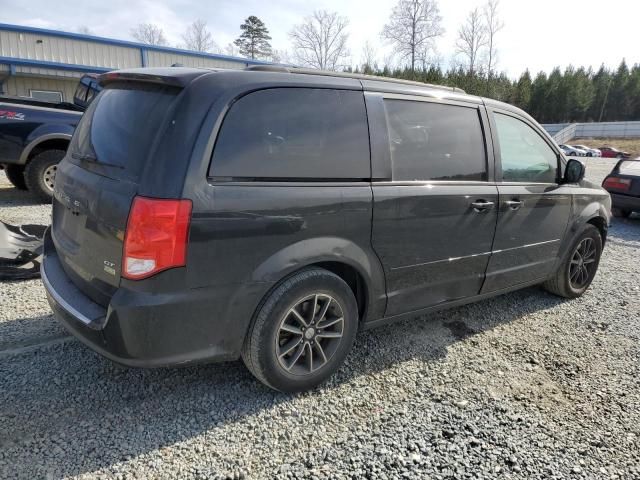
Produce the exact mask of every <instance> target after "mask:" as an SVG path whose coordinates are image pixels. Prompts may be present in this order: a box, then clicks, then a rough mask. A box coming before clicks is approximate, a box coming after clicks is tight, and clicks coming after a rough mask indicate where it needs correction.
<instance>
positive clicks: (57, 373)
mask: <svg viewBox="0 0 640 480" xmlns="http://www.w3.org/2000/svg"><path fill="white" fill-rule="evenodd" d="M587 162H588V163H589V171H588V173H589V175H590V177H591V178H593V179H594V180H601V179H602V177H603V176H604V174H605V173H606V172H607V171H608V170H609V169H610V168H611V166H612V162H611V161H607V160H591V159H589V160H587ZM48 215H49V209H48V207H46V206H39V205H36V204H35V203H34V202H32V201H31V200H30V199H29V196H28V195H27V194H24V193H22V192H16V191H15V190H13V189H10V188H9V187H8V185H7V183H6V180H5V179H4V177H3V176H2V175H1V174H0V218H2V219H5V220H9V221H12V222H32V221H39V222H42V221H46V219H47V218H48ZM639 260H640V217H638V216H636V217H635V218H632V219H629V220H625V221H616V222H615V224H614V226H613V227H612V229H611V232H610V239H609V242H608V244H607V247H606V250H605V256H604V257H603V260H602V263H601V266H600V272H599V273H598V275H597V277H596V279H595V282H594V283H593V286H592V288H591V289H590V290H589V291H588V293H587V294H586V295H585V296H584V297H582V298H581V299H578V300H574V301H565V300H562V299H559V298H556V297H553V296H551V295H549V294H546V293H544V292H543V291H542V290H540V289H538V288H529V289H526V290H523V291H520V292H516V293H513V294H509V295H505V296H502V297H498V298H495V299H492V300H488V301H484V302H481V303H478V304H475V305H469V306H466V307H462V308H456V309H453V310H450V311H447V312H443V313H440V314H436V315H432V316H431V317H430V318H428V319H420V318H416V319H414V320H411V321H405V322H403V323H399V324H395V325H391V326H388V327H384V328H380V329H377V330H374V331H371V332H366V333H364V334H361V335H360V336H359V337H358V341H357V345H356V347H355V350H354V351H353V353H352V354H351V355H350V356H349V358H348V363H347V364H346V365H345V367H344V368H342V369H341V371H340V373H339V374H338V375H337V376H336V377H335V378H334V379H333V380H332V381H331V382H330V383H329V384H327V385H326V386H324V387H323V388H321V389H318V390H316V391H313V392H310V393H306V394H302V395H297V396H288V395H283V394H278V393H274V392H272V391H270V390H268V389H267V388H265V387H263V386H262V385H260V384H259V383H257V382H256V381H254V379H253V378H252V377H251V376H250V375H249V373H248V372H247V371H246V370H245V369H244V367H243V365H242V364H241V363H240V362H235V363H229V364H222V365H206V366H199V367H191V368H183V369H160V370H134V369H122V368H119V367H116V366H114V365H113V364H111V363H110V362H109V361H107V360H104V359H102V358H100V357H98V356H97V355H95V354H94V353H92V352H91V351H89V350H87V349H86V348H85V347H83V346H82V345H81V344H80V343H78V342H77V341H75V340H73V339H70V338H69V337H67V336H66V335H65V333H64V332H63V330H62V329H61V328H60V327H58V326H57V325H56V324H55V322H54V321H53V319H52V318H51V316H50V314H49V308H48V306H47V303H46V300H45V297H44V292H43V289H42V287H41V286H40V284H39V283H38V282H37V281H28V282H20V283H8V284H3V285H2V289H1V291H0V478H2V479H10V478H25V479H34V478H62V477H65V478H118V479H147V478H163V479H164V478H167V479H168V478H187V479H192V478H198V479H205V478H274V477H276V478H302V477H304V478H389V479H391V478H506V479H515V478H541V479H542V478H545V479H546V478H620V479H622V478H624V479H627V478H639V477H640V348H639V347H638V341H639V340H640V268H639V267H638V261H639Z"/></svg>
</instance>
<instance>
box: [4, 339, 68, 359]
mask: <svg viewBox="0 0 640 480" xmlns="http://www.w3.org/2000/svg"><path fill="white" fill-rule="evenodd" d="M71 341H76V340H75V338H73V337H72V336H71V335H52V336H50V337H38V338H26V339H24V340H21V341H19V342H12V343H7V344H0V359H3V358H7V357H12V356H14V355H21V354H23V353H30V352H32V351H34V350H37V349H39V348H42V347H49V346H51V345H58V344H61V343H67V342H71Z"/></svg>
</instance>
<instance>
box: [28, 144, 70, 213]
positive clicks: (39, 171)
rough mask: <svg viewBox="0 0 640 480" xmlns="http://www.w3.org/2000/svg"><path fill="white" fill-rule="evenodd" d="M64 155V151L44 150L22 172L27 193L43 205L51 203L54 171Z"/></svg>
mask: <svg viewBox="0 0 640 480" xmlns="http://www.w3.org/2000/svg"><path fill="white" fill-rule="evenodd" d="M65 153H66V152H65V151H64V150H45V151H44V152H41V153H39V154H37V155H36V156H35V157H33V158H32V159H31V161H30V162H29V163H28V164H27V167H26V168H25V170H24V179H25V182H26V184H27V187H28V189H29V191H30V192H31V193H33V194H34V195H35V196H36V197H37V198H38V199H40V200H41V201H43V202H45V203H49V202H51V197H52V196H53V184H54V181H55V178H56V170H57V169H58V163H60V160H62V159H63V157H64V155H65Z"/></svg>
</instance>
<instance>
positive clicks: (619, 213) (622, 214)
mask: <svg viewBox="0 0 640 480" xmlns="http://www.w3.org/2000/svg"><path fill="white" fill-rule="evenodd" d="M611 213H612V214H613V216H614V217H617V218H628V217H629V216H630V215H631V210H623V209H621V208H612V209H611Z"/></svg>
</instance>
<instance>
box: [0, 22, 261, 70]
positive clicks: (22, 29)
mask: <svg viewBox="0 0 640 480" xmlns="http://www.w3.org/2000/svg"><path fill="white" fill-rule="evenodd" d="M0 30H6V31H10V32H17V33H30V34H36V35H50V36H54V37H60V38H69V39H72V40H79V41H85V42H94V43H100V44H104V45H115V46H120V47H129V48H137V49H140V50H146V51H157V52H165V53H174V54H179V55H189V56H194V57H203V58H210V59H217V60H226V61H231V62H238V63H244V64H247V65H265V64H266V65H268V64H270V63H271V62H266V61H262V60H252V59H250V58H242V57H232V56H229V55H221V54H216V53H206V52H196V51H193V50H185V49H182V48H174V47H165V46H160V45H147V44H145V43H139V42H131V41H128V40H117V39H114V38H105V37H98V36H95V35H85V34H82V33H72V32H63V31H61V30H50V29H47V28H36V27H26V26H22V25H12V24H8V23H0ZM7 58H8V57H7ZM2 63H5V62H2Z"/></svg>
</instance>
